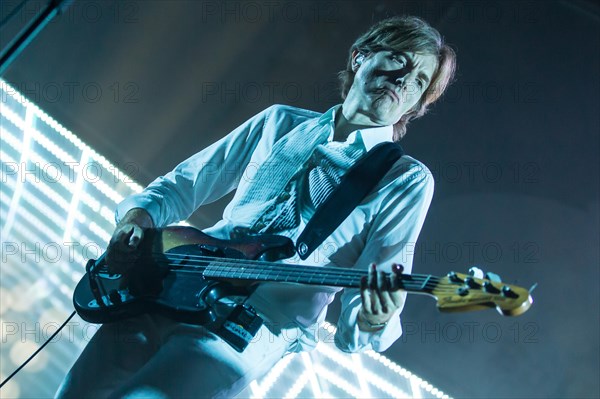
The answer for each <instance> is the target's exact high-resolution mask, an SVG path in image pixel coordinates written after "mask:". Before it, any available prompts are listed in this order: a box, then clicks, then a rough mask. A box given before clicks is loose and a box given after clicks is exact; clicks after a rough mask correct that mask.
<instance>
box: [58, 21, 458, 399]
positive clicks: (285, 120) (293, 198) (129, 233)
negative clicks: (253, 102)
mask: <svg viewBox="0 0 600 399" xmlns="http://www.w3.org/2000/svg"><path fill="white" fill-rule="evenodd" d="M454 70H455V54H454V52H453V50H452V49H451V48H450V47H448V46H447V45H446V44H444V42H443V40H442V38H441V36H440V34H439V33H438V32H437V31H436V30H435V29H434V28H432V27H431V26H429V25H428V24H427V23H426V22H424V21H422V20H421V19H419V18H415V17H394V18H389V19H386V20H383V21H381V22H379V23H377V24H375V25H374V26H372V27H371V28H370V29H369V30H368V31H367V32H366V33H365V34H363V35H362V36H361V37H359V38H358V39H357V40H356V42H355V43H354V44H353V45H352V47H351V48H350V51H349V59H348V63H347V67H346V69H345V70H344V71H342V72H341V73H340V78H341V82H342V98H343V103H342V104H341V105H337V106H334V107H332V108H331V109H329V110H327V111H326V112H325V113H323V114H321V113H317V112H313V111H308V110H304V109H299V108H294V107H291V106H283V105H274V106H271V107H269V108H267V109H266V110H264V111H262V112H260V113H259V114H257V115H256V116H254V117H252V118H250V119H249V120H248V121H246V122H245V123H244V124H242V125H241V126H239V127H238V128H236V129H235V130H234V131H232V132H231V133H230V134H229V135H227V136H226V137H224V138H223V139H221V140H220V141H218V142H216V143H215V144H213V145H211V146H209V147H208V148H206V149H204V150H202V151H200V152H199V153H197V154H196V155H194V156H192V157H191V158H189V159H187V160H185V161H184V162H182V163H181V164H179V165H178V166H177V167H176V168H175V169H174V170H173V171H171V172H169V173H168V174H166V175H165V176H162V177H159V178H157V179H156V180H155V181H154V182H152V183H151V184H150V185H149V186H148V187H147V188H146V189H145V190H144V191H143V192H141V193H139V194H136V195H133V196H131V197H129V198H127V199H125V200H124V201H123V202H122V203H121V204H119V206H118V208H117V212H116V220H117V228H116V230H115V233H114V235H113V237H112V239H111V241H110V244H109V247H108V250H107V253H106V263H107V264H108V267H109V269H110V270H111V271H112V272H115V273H121V274H125V275H126V274H127V272H128V268H129V265H131V264H132V263H134V262H135V261H136V259H138V257H139V252H140V251H139V248H140V244H141V243H143V242H144V237H145V232H147V231H148V230H146V229H149V228H154V227H156V228H159V227H164V226H166V225H168V224H171V223H174V222H178V221H180V220H184V219H186V218H187V217H189V216H190V215H191V214H192V213H193V212H194V211H195V210H196V209H197V208H198V207H199V206H201V205H203V204H207V203H210V202H212V201H214V200H216V199H218V198H221V197H223V196H224V195H226V194H228V193H230V192H232V191H234V190H236V191H235V196H234V198H233V200H232V201H231V202H230V203H229V205H228V206H227V207H226V209H225V211H224V214H223V217H222V220H221V221H219V222H218V223H217V224H216V225H215V226H213V227H211V228H209V229H208V230H205V231H204V232H205V233H207V234H208V235H210V236H213V237H216V238H219V239H224V240H229V239H233V238H236V237H244V236H246V237H247V236H257V235H263V234H278V235H283V236H287V237H289V238H291V239H292V240H294V241H295V239H296V238H297V237H298V236H299V234H300V233H301V232H302V230H303V228H304V227H305V226H306V223H307V221H308V220H309V219H310V218H311V216H312V215H313V214H314V212H315V209H317V208H318V207H319V205H320V204H322V203H323V202H324V201H325V200H326V199H327V198H328V196H329V194H331V192H332V190H333V189H334V188H335V187H336V186H337V185H338V184H339V182H340V178H341V176H343V175H344V173H345V172H346V171H347V170H348V169H349V168H350V167H351V166H352V165H353V163H354V162H355V161H356V159H357V158H359V157H360V156H361V155H363V154H364V153H366V152H367V151H369V150H370V149H371V148H373V147H374V146H375V145H377V144H379V143H382V142H386V141H399V140H400V139H401V138H402V137H403V136H404V135H405V133H406V128H407V124H408V122H409V121H410V120H412V119H414V118H417V117H420V116H422V115H423V114H424V113H425V112H426V110H427V107H428V106H429V105H430V104H432V103H433V102H434V101H436V100H437V99H438V98H439V97H440V96H441V95H442V93H443V92H444V90H445V89H446V87H447V86H448V85H449V83H450V82H451V80H452V77H453V74H454ZM233 168H237V170H238V172H239V173H231V171H232V169H233ZM373 178H374V179H378V180H379V179H380V181H379V182H378V183H377V185H376V186H375V189H374V190H372V191H371V192H370V193H369V194H368V195H367V196H366V197H365V198H364V200H363V201H362V202H361V204H360V205H359V206H358V207H356V208H355V209H354V211H353V212H352V213H351V214H350V216H348V217H347V218H346V219H345V220H344V221H343V222H342V224H341V225H340V226H339V227H338V228H337V229H336V230H335V231H334V233H333V234H331V236H329V237H328V238H327V240H326V241H325V242H324V243H323V244H321V246H320V247H319V248H318V249H317V250H316V251H315V252H314V256H312V257H310V258H309V259H308V260H307V263H311V264H315V263H318V264H320V265H329V266H338V267H343V268H355V269H361V270H367V269H368V278H367V279H365V281H364V283H363V284H362V287H361V288H360V289H350V288H347V289H344V292H343V293H342V295H341V302H342V312H341V315H340V318H339V320H338V323H337V332H336V334H335V343H336V345H337V347H338V348H339V349H340V350H342V351H345V352H357V351H362V350H366V349H373V350H375V351H384V350H386V349H387V348H388V347H389V346H390V345H391V344H392V343H393V342H394V341H395V340H397V339H398V337H399V336H400V334H401V332H402V331H401V325H400V317H399V316H400V312H401V310H402V308H403V306H404V300H405V296H406V294H405V292H403V291H401V290H399V289H398V287H399V282H398V277H397V276H398V274H400V273H401V272H402V266H399V264H402V265H403V270H404V271H403V272H404V273H410V271H411V267H412V249H413V247H414V243H415V242H416V240H417V237H418V234H419V231H420V229H421V227H422V224H423V222H424V219H425V215H426V212H427V209H428V207H429V204H430V201H431V198H432V195H433V179H432V176H431V174H430V173H429V171H428V170H427V168H426V167H425V166H424V165H423V164H422V163H420V162H419V161H417V160H415V159H413V158H411V157H409V156H402V157H401V158H400V159H399V160H398V161H397V162H396V163H395V164H394V165H393V166H392V168H391V169H390V170H389V172H388V173H387V174H386V175H385V176H374V177H373ZM295 261H297V260H295ZM300 263H302V262H300ZM340 290H341V288H338V287H327V286H316V287H315V286H305V285H298V284H285V283H270V282H264V283H260V284H258V286H256V287H255V289H254V290H253V291H252V293H251V294H250V295H249V296H248V298H247V299H246V301H245V305H246V306H247V308H251V309H253V310H254V312H256V317H260V319H261V320H262V321H263V324H262V325H261V326H260V328H259V330H258V331H256V332H255V333H254V334H250V335H251V337H249V338H250V339H249V340H248V342H247V346H246V347H245V348H243V349H242V350H241V351H240V348H234V347H233V346H232V345H231V344H230V343H228V342H227V340H226V339H223V337H222V336H220V335H219V334H218V332H215V331H212V330H211V329H209V328H205V327H204V326H200V325H192V324H187V323H181V322H177V321H174V320H171V319H170V318H168V317H165V316H163V315H160V314H153V313H148V314H143V315H140V316H137V317H134V318H129V319H125V320H121V321H117V322H114V323H106V324H104V325H103V326H102V327H101V328H100V329H99V331H98V332H97V333H96V335H95V336H94V337H93V339H92V340H91V341H90V342H89V344H88V345H87V347H86V348H85V350H84V351H83V353H82V354H81V356H80V358H79V359H78V360H77V362H76V363H75V365H74V366H73V368H72V369H71V371H70V372H69V374H68V375H67V377H66V378H65V380H64V382H63V384H62V386H61V388H60V389H59V392H58V394H57V395H58V397H62V398H83V397H86V398H89V397H107V398H122V397H144V398H149V397H156V398H167V397H168V398H175V397H231V396H234V395H236V394H237V393H238V392H240V391H241V390H242V389H243V388H244V387H245V386H246V385H248V384H249V383H250V382H251V381H252V380H254V379H256V378H260V377H261V376H263V375H264V374H265V373H266V372H267V371H269V370H270V369H271V368H272V367H273V365H274V364H275V363H276V362H277V361H278V360H279V359H281V358H282V357H283V356H284V355H285V354H286V353H290V352H298V351H303V350H309V349H311V348H313V347H314V346H315V345H316V341H317V336H316V331H317V327H318V325H319V324H320V323H322V322H323V321H324V320H325V314H326V310H327V306H328V305H329V303H331V301H332V300H333V298H334V296H335V294H336V293H337V292H339V291H340ZM245 309H246V308H245ZM241 334H242V335H243V334H244V332H242V333H241Z"/></svg>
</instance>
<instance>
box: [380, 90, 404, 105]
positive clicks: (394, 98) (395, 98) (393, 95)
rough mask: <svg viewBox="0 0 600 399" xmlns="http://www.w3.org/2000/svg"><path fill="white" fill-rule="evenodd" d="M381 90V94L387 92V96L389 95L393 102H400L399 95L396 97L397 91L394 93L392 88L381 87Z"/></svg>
mask: <svg viewBox="0 0 600 399" xmlns="http://www.w3.org/2000/svg"><path fill="white" fill-rule="evenodd" d="M381 92H382V93H383V94H387V95H388V96H390V97H391V98H392V100H394V101H395V102H397V103H399V102H400V97H398V93H396V91H395V90H394V89H393V88H390V87H383V88H382V89H381Z"/></svg>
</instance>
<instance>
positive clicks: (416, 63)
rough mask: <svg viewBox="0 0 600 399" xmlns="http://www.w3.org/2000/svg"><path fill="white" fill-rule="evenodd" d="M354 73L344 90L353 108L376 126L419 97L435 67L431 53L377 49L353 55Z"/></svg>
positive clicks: (396, 118)
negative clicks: (347, 91) (348, 89)
mask: <svg viewBox="0 0 600 399" xmlns="http://www.w3.org/2000/svg"><path fill="white" fill-rule="evenodd" d="M353 60H354V65H355V71H356V75H355V77H354V82H353V84H352V87H351V88H350V92H349V93H348V97H349V98H351V99H352V101H353V102H355V103H354V105H355V106H356V107H357V112H359V113H362V114H363V115H364V116H366V117H368V118H369V119H370V120H371V121H372V122H374V123H375V124H378V125H380V126H388V125H393V124H395V123H396V122H398V121H399V120H400V118H401V117H402V115H404V114H405V113H406V112H407V111H408V110H410V109H411V108H412V107H413V106H414V105H415V104H417V102H418V101H419V100H420V98H421V96H422V95H423V93H424V92H425V90H426V89H427V87H429V83H430V82H431V78H432V76H433V73H434V72H435V69H436V67H437V58H436V57H435V56H433V55H428V54H421V53H413V52H392V51H379V52H376V53H371V54H369V55H368V56H362V55H360V54H358V53H356V54H355V55H354V57H353Z"/></svg>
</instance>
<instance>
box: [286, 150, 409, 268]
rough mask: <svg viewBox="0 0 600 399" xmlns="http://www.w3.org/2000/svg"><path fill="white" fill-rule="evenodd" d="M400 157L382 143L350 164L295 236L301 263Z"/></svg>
mask: <svg viewBox="0 0 600 399" xmlns="http://www.w3.org/2000/svg"><path fill="white" fill-rule="evenodd" d="M402 155H404V150H403V149H402V147H401V146H400V145H399V144H396V143H391V142H385V143H381V144H378V145H376V146H375V147H373V148H372V149H371V150H370V151H369V152H367V153H366V154H364V155H363V156H361V157H360V158H359V159H358V160H357V161H356V163H355V164H354V165H352V167H351V168H350V170H348V172H346V174H344V176H343V177H342V179H341V181H340V184H339V185H338V186H337V187H336V188H335V189H334V190H333V192H332V193H331V195H330V196H329V198H327V200H325V202H323V203H322V204H321V205H320V206H319V207H318V208H317V210H316V211H315V213H314V215H313V216H312V217H311V218H310V220H309V221H308V223H307V225H306V227H305V228H304V230H303V231H302V234H300V237H298V240H297V242H296V251H297V252H298V255H299V256H300V258H301V259H302V260H305V259H306V258H308V256H309V255H310V254H311V253H312V252H313V251H314V250H315V249H317V248H318V247H319V245H321V243H322V242H323V241H324V240H325V239H326V238H327V237H329V235H331V233H333V231H334V230H335V229H336V228H337V227H338V226H339V225H340V224H341V223H342V222H343V221H344V219H346V218H347V217H348V215H350V213H351V212H352V211H353V210H354V208H356V207H357V206H358V205H359V204H360V203H361V201H362V200H363V199H364V198H365V197H366V196H367V194H369V192H370V191H371V190H373V188H375V186H376V185H377V183H378V182H379V181H380V180H381V179H382V178H383V176H385V174H386V173H387V172H388V171H389V170H390V168H391V167H392V165H394V163H396V161H397V160H398V159H400V157H401V156H402Z"/></svg>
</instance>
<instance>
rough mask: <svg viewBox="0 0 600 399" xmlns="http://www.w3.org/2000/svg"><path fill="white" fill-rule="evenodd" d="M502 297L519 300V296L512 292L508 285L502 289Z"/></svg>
mask: <svg viewBox="0 0 600 399" xmlns="http://www.w3.org/2000/svg"><path fill="white" fill-rule="evenodd" d="M502 295H504V296H505V297H507V298H518V297H519V295H518V294H517V293H516V292H514V291H513V290H512V288H510V287H509V286H508V285H505V286H503V287H502Z"/></svg>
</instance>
